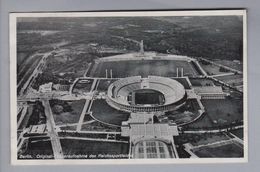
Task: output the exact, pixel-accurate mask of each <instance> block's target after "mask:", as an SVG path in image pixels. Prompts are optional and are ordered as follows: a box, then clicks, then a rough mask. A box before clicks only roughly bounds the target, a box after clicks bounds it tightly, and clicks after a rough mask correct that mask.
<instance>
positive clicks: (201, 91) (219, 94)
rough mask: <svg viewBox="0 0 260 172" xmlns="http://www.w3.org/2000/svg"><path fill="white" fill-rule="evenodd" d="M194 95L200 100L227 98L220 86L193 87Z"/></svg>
mask: <svg viewBox="0 0 260 172" xmlns="http://www.w3.org/2000/svg"><path fill="white" fill-rule="evenodd" d="M193 88H194V91H195V93H196V94H198V95H199V96H201V99H225V97H226V96H229V94H228V93H225V92H223V90H222V87H220V86H206V87H193Z"/></svg>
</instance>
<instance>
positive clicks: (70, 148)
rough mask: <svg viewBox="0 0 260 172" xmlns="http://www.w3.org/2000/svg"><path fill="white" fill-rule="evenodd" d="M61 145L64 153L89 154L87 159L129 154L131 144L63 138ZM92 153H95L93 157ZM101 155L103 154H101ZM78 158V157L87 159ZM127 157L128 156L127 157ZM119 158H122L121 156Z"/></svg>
mask: <svg viewBox="0 0 260 172" xmlns="http://www.w3.org/2000/svg"><path fill="white" fill-rule="evenodd" d="M61 146H62V150H63V153H64V155H65V156H66V155H87V156H88V157H87V156H86V157H85V158H86V159H97V158H98V159H113V157H107V158H105V157H102V155H107V154H108V155H119V154H124V155H126V156H127V154H128V150H129V144H127V143H115V142H114V143H113V142H101V141H87V140H77V139H61ZM90 155H94V156H93V157H92V158H91V157H90ZM100 155H101V156H100ZM85 158H84V157H83V158H78V159H85ZM125 158H126V157H125ZM75 159H77V158H75ZM119 159H121V158H120V157H119Z"/></svg>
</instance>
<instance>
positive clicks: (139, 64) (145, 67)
mask: <svg viewBox="0 0 260 172" xmlns="http://www.w3.org/2000/svg"><path fill="white" fill-rule="evenodd" d="M97 65H98V66H97V68H96V70H95V71H92V72H91V76H93V77H106V69H107V70H108V71H110V69H112V71H113V78H124V77H128V76H137V75H141V76H142V77H147V76H148V75H157V76H165V77H166V76H167V77H175V76H176V75H177V73H176V70H177V68H183V69H184V75H185V76H197V75H198V72H197V71H196V69H195V68H194V67H193V65H192V64H191V63H189V62H187V61H177V60H129V61H111V62H100V63H99V64H97Z"/></svg>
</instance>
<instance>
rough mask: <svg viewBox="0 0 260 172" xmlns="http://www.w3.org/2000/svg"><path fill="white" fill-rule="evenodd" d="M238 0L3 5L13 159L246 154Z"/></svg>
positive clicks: (123, 160) (226, 158)
mask: <svg viewBox="0 0 260 172" xmlns="http://www.w3.org/2000/svg"><path fill="white" fill-rule="evenodd" d="M246 35H247V31H246V11H245V10H197V11H131V12H129V11H128V12H127V11H125V12H124V11H122V12H52V13H11V14H10V73H11V79H10V88H11V93H10V94H11V114H10V115H11V155H12V159H11V160H12V163H13V164H20V165H26V164H30V165H36V164H41V165H42V164H142V163H146V164H147V163H148V164H149V163H161V164H164V163H227V162H247V159H248V137H247V134H248V133H247V118H248V116H247V41H246Z"/></svg>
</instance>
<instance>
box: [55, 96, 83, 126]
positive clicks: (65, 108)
mask: <svg viewBox="0 0 260 172" xmlns="http://www.w3.org/2000/svg"><path fill="white" fill-rule="evenodd" d="M84 104H85V100H73V101H63V100H59V101H57V100H51V101H50V105H51V108H52V112H53V117H54V121H55V123H56V125H62V124H71V123H77V122H78V121H79V118H80V115H81V112H82V110H83V107H84Z"/></svg>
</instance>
